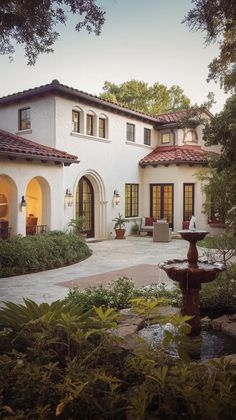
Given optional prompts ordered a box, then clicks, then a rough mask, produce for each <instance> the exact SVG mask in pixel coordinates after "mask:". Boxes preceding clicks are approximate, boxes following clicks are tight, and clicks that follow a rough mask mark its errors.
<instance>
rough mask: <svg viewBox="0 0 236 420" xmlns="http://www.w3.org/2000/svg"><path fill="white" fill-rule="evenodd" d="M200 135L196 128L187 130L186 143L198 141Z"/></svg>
mask: <svg viewBox="0 0 236 420" xmlns="http://www.w3.org/2000/svg"><path fill="white" fill-rule="evenodd" d="M197 142H198V137H197V132H196V130H193V129H191V130H187V131H186V132H185V134H184V143H197Z"/></svg>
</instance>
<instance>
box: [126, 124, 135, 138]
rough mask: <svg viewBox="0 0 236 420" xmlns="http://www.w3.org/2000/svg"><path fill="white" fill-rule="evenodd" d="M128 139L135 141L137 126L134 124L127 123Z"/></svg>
mask: <svg viewBox="0 0 236 420" xmlns="http://www.w3.org/2000/svg"><path fill="white" fill-rule="evenodd" d="M126 139H127V141H135V125H134V124H130V123H127V126H126Z"/></svg>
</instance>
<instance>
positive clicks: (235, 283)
mask: <svg viewBox="0 0 236 420" xmlns="http://www.w3.org/2000/svg"><path fill="white" fill-rule="evenodd" d="M235 308H236V264H232V265H231V266H230V267H229V268H228V269H227V271H225V272H223V273H221V274H220V275H219V276H218V277H217V279H216V280H215V281H214V282H212V283H205V284H202V290H201V293H200V309H201V312H202V314H205V315H208V316H210V317H212V318H216V317H217V316H221V315H223V314H227V313H228V314H232V313H235Z"/></svg>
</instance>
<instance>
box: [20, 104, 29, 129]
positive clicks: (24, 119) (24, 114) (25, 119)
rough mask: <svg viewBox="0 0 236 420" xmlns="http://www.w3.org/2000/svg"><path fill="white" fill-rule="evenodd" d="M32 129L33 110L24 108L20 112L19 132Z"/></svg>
mask: <svg viewBox="0 0 236 420" xmlns="http://www.w3.org/2000/svg"><path fill="white" fill-rule="evenodd" d="M30 128H31V110H30V108H24V109H20V110H19V130H29V129H30Z"/></svg>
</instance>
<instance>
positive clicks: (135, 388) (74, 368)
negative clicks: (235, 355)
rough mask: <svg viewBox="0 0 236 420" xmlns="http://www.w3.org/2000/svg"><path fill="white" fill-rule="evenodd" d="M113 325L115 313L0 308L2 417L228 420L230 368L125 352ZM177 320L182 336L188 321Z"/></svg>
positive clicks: (235, 393) (149, 351)
mask: <svg viewBox="0 0 236 420" xmlns="http://www.w3.org/2000/svg"><path fill="white" fill-rule="evenodd" d="M117 321H119V318H118V314H117V312H116V311H114V309H113V308H107V309H104V308H98V307H96V308H92V309H91V310H89V311H87V312H84V311H83V309H82V308H80V307H79V306H78V305H77V304H76V303H71V302H70V303H68V302H60V301H57V302H54V303H53V304H46V303H42V304H36V303H35V302H33V301H30V300H26V301H25V304H24V305H16V304H11V303H10V302H8V303H6V305H5V307H4V308H2V309H1V310H0V333H1V341H0V343H1V345H0V383H1V386H0V417H1V418H2V419H7V418H12V419H13V418H14V419H19V420H21V419H22V420H23V419H46V418H47V419H54V418H61V419H63V420H66V419H77V418H81V419H95V420H100V419H104V420H110V419H113V420H124V419H128V418H135V419H140V420H141V419H142V420H143V419H158V418H160V419H166V420H167V419H170V420H172V419H173V420H175V419H179V418H186V419H189V420H197V419H203V420H220V419H221V418H224V419H231V418H232V413H233V412H235V409H236V380H235V379H236V369H235V366H234V365H233V364H231V363H230V362H229V361H226V360H224V359H221V360H220V361H212V362H210V363H208V364H207V363H204V364H197V363H188V364H186V363H183V362H182V361H178V360H170V359H169V358H168V356H167V355H166V354H165V353H164V352H163V349H162V347H159V348H155V347H150V346H149V345H148V344H147V343H145V342H142V343H141V342H140V345H139V346H138V347H136V348H134V349H133V350H132V351H128V350H127V349H123V344H124V343H123V342H122V341H121V340H120V339H119V338H118V337H117V336H116V335H115V334H111V329H112V331H114V328H115V327H116V325H117ZM175 322H176V326H177V328H179V326H180V327H181V328H182V333H183V334H184V333H185V331H184V328H185V327H184V322H185V320H184V319H177V318H175ZM3 337H4V338H5V339H2V338H3Z"/></svg>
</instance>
